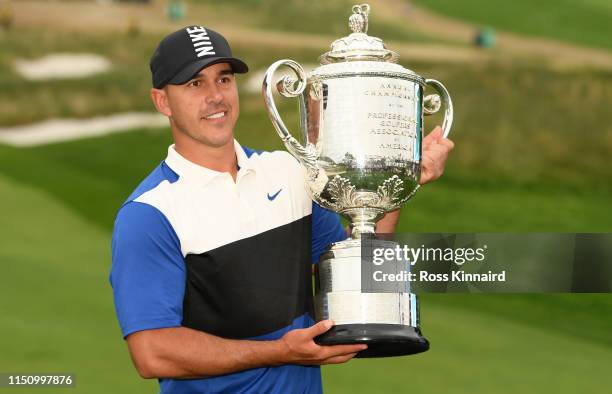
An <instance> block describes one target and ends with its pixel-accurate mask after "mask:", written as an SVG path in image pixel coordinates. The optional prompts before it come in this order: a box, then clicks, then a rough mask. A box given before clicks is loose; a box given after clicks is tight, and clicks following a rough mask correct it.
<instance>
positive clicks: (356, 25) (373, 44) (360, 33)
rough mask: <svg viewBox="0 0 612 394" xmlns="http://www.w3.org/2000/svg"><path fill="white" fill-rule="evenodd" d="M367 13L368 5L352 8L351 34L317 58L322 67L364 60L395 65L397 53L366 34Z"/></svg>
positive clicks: (337, 41) (378, 39)
mask: <svg viewBox="0 0 612 394" xmlns="http://www.w3.org/2000/svg"><path fill="white" fill-rule="evenodd" d="M369 13H370V6H369V5H368V4H361V5H354V6H353V15H351V16H350V17H349V27H350V29H351V30H352V33H351V34H349V35H348V36H346V37H342V38H340V39H337V40H336V41H334V42H333V43H332V44H331V51H329V52H326V53H324V54H323V55H321V57H320V58H319V60H320V62H321V64H322V65H324V64H330V63H340V62H349V61H364V60H365V61H368V60H370V61H379V62H389V63H397V60H398V58H399V56H398V54H397V53H395V52H393V51H390V50H388V49H387V48H386V47H385V44H384V43H383V41H382V40H381V39H380V38H378V37H371V36H369V35H368V34H367V32H368V14H369Z"/></svg>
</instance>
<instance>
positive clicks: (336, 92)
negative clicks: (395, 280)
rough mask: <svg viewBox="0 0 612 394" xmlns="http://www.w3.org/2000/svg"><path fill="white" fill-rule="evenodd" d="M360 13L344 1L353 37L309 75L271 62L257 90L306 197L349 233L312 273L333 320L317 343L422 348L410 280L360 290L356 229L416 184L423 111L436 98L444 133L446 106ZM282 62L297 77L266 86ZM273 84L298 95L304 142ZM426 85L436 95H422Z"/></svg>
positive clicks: (319, 307)
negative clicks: (301, 175) (296, 165)
mask: <svg viewBox="0 0 612 394" xmlns="http://www.w3.org/2000/svg"><path fill="white" fill-rule="evenodd" d="M369 10H370V7H369V5H365V4H364V5H356V6H353V14H352V15H351V16H350V18H349V27H350V28H351V30H352V34H350V35H349V36H347V37H344V38H341V39H338V40H336V41H334V42H333V43H332V45H331V50H330V51H329V52H327V53H325V54H323V55H322V56H321V57H320V58H319V60H320V63H321V65H320V66H319V67H317V68H316V69H315V70H314V71H312V72H311V73H309V75H306V73H305V71H304V69H303V68H302V66H301V65H300V64H298V63H297V62H295V61H293V60H280V61H277V62H275V63H274V64H272V65H271V66H270V67H269V68H268V70H267V72H266V74H265V77H264V81H263V95H264V99H265V103H266V107H267V110H268V113H269V116H270V119H271V121H272V124H273V125H274V127H275V129H276V131H277V132H278V134H279V135H280V137H281V138H282V140H283V142H284V144H285V146H286V148H287V150H288V151H289V152H290V153H291V154H292V155H293V156H295V157H296V158H297V159H298V161H299V162H300V163H301V164H302V166H303V167H304V170H305V174H306V184H307V189H308V190H309V193H310V194H311V197H312V199H313V200H314V201H315V202H317V203H318V204H319V205H321V206H322V207H325V208H327V209H331V210H333V211H336V212H338V213H340V214H342V215H344V216H345V217H347V218H348V219H349V221H350V223H351V228H352V234H351V237H350V238H349V239H347V240H345V241H341V242H337V243H334V244H332V245H331V246H330V247H329V249H328V250H327V252H325V253H324V254H323V255H322V256H321V260H320V262H319V264H318V267H317V270H316V273H315V275H316V276H315V314H316V319H317V320H322V319H332V320H334V322H335V324H336V325H335V326H334V327H333V328H332V329H330V330H329V331H328V332H326V333H325V334H323V335H321V336H319V337H317V338H316V341H317V343H319V344H323V345H335V344H346V343H366V344H368V349H366V350H364V351H362V352H361V353H359V354H358V357H385V356H399V355H406V354H414V353H420V352H424V351H426V350H427V349H429V342H428V341H427V339H425V338H424V337H423V336H422V335H421V331H420V328H419V312H418V303H417V297H416V295H415V294H413V293H411V292H410V287H409V285H406V287H405V288H403V290H400V291H398V292H395V293H389V292H381V293H372V292H364V291H362V286H361V264H362V261H361V250H362V249H361V238H362V237H361V236H362V235H364V234H374V232H375V225H376V221H377V220H379V219H380V218H381V217H382V216H383V215H384V214H385V213H386V212H389V211H391V210H394V209H397V208H399V207H400V206H401V205H402V204H403V203H405V202H406V201H408V200H409V199H410V198H411V197H412V196H413V195H414V193H415V192H416V190H417V189H418V188H419V178H420V169H421V141H422V136H423V115H429V114H433V113H436V112H437V111H439V110H440V108H441V107H442V105H443V104H444V107H445V113H444V121H443V124H442V128H443V133H444V137H446V136H448V133H449V132H450V129H451V124H452V121H453V106H452V103H451V99H450V96H449V94H448V91H447V90H446V88H445V87H444V85H442V84H441V83H440V82H438V81H436V80H433V79H425V78H423V77H421V76H419V75H417V74H415V73H414V72H413V71H410V70H408V69H406V68H404V67H402V66H401V65H399V64H398V63H397V62H398V58H399V56H398V54H397V53H395V52H392V51H390V50H388V49H386V47H385V45H384V43H383V42H382V40H381V39H379V38H376V37H371V36H368V35H367V29H368V14H369ZM282 66H286V67H288V68H289V69H291V70H292V71H293V73H295V75H296V76H297V79H296V78H295V77H292V76H284V77H283V78H281V79H280V80H279V81H278V83H276V84H273V83H272V78H273V76H274V73H275V72H276V71H277V69H278V68H279V67H282ZM273 86H276V88H277V90H278V91H279V93H280V94H281V95H283V96H284V97H298V99H299V104H300V112H301V116H300V123H301V128H302V140H303V143H301V142H299V141H298V140H296V139H295V138H294V137H293V136H292V135H291V133H290V132H289V130H288V129H287V127H286V126H285V124H284V123H283V121H282V120H281V117H280V115H279V113H278V110H277V108H276V105H275V104H274V99H273V95H272V87H273ZM426 86H430V87H432V88H433V89H435V90H436V91H437V93H439V94H432V95H428V96H425V97H424V96H423V91H424V89H425V87H426Z"/></svg>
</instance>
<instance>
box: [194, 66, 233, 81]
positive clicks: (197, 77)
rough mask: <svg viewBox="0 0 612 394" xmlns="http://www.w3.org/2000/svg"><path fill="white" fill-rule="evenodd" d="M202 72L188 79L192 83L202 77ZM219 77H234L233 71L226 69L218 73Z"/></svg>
mask: <svg viewBox="0 0 612 394" xmlns="http://www.w3.org/2000/svg"><path fill="white" fill-rule="evenodd" d="M203 71H204V70H202V71H200V72H199V73H197V74H196V75H194V77H193V78H191V79H190V81H193V80H194V79H200V78H202V77H203V75H202V72H203ZM218 75H219V76H223V75H234V70H232V69H231V68H226V69H224V70H221V71H219V74H218Z"/></svg>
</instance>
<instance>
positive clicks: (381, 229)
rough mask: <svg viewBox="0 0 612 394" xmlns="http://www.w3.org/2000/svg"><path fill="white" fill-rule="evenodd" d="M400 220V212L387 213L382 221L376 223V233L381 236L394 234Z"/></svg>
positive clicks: (397, 210)
mask: <svg viewBox="0 0 612 394" xmlns="http://www.w3.org/2000/svg"><path fill="white" fill-rule="evenodd" d="M399 218H400V210H399V209H396V210H395V211H391V212H387V213H386V214H385V216H383V218H382V219H380V220H379V221H378V222H377V223H376V232H377V233H381V234H390V233H394V232H395V228H396V227H397V223H398V222H399Z"/></svg>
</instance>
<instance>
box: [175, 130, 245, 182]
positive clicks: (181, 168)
mask: <svg viewBox="0 0 612 394" xmlns="http://www.w3.org/2000/svg"><path fill="white" fill-rule="evenodd" d="M234 151H235V152H236V158H237V161H238V170H239V171H238V176H237V179H239V178H240V177H241V176H242V175H244V174H246V173H248V172H251V171H255V167H254V166H253V162H252V160H249V158H248V157H247V155H246V153H245V152H244V149H242V146H240V144H239V143H238V141H236V140H234ZM165 162H166V164H167V165H168V166H169V167H170V168H171V169H172V170H173V171H174V172H176V173H177V174H178V175H179V176H180V177H184V178H188V179H191V180H195V181H196V182H198V183H200V184H206V183H208V182H210V181H211V180H213V179H214V178H216V177H220V176H227V175H226V174H227V172H219V171H214V170H211V169H210V168H207V167H203V166H201V165H199V164H196V163H194V162H192V161H189V160H187V159H186V158H185V157H183V156H182V155H181V154H180V153H178V152H177V151H176V149H175V148H174V144H172V145H170V146H169V147H168V157H166V160H165Z"/></svg>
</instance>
